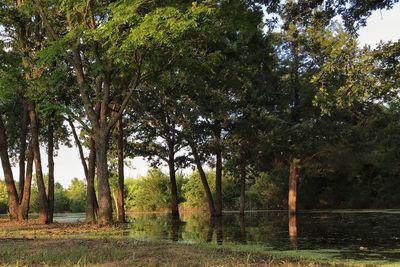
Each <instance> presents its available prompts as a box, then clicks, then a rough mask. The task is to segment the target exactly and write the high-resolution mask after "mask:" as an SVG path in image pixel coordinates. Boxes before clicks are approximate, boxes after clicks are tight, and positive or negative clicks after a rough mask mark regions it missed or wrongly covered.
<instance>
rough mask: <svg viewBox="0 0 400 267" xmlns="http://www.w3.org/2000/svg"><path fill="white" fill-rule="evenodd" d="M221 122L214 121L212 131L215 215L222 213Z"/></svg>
mask: <svg viewBox="0 0 400 267" xmlns="http://www.w3.org/2000/svg"><path fill="white" fill-rule="evenodd" d="M221 131H222V129H221V122H220V121H216V128H215V131H214V136H215V139H216V140H217V149H216V153H215V156H216V164H215V215H216V216H221V215H222V149H221Z"/></svg>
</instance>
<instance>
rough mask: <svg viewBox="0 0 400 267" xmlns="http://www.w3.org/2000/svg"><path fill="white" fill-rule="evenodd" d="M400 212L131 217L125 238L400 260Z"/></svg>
mask: <svg viewBox="0 0 400 267" xmlns="http://www.w3.org/2000/svg"><path fill="white" fill-rule="evenodd" d="M84 219H85V215H84V214H56V215H55V217H54V220H55V221H57V222H76V221H84ZM399 226H400V211H399V210H377V211H350V210H346V211H343V210H338V211H309V212H300V213H299V214H298V215H297V216H296V217H290V218H289V216H288V214H287V211H258V212H256V211H254V212H247V213H246V214H245V216H244V217H241V216H239V214H238V213H235V212H226V213H224V215H223V217H222V218H220V219H210V218H209V216H208V215H207V214H199V213H197V214H182V216H181V218H180V220H174V219H172V218H171V217H170V216H169V215H167V214H162V213H134V214H130V215H129V216H128V223H127V224H126V227H125V229H124V231H123V232H122V233H123V235H124V236H126V237H131V238H135V239H142V240H171V241H178V242H187V243H207V242H208V243H214V244H221V245H222V244H245V245H257V246H261V247H265V248H268V249H273V250H312V251H317V250H319V251H323V250H329V251H335V253H336V254H339V255H340V256H341V257H343V258H357V259H379V260H382V259H385V260H391V261H392V260H396V261H397V260H400V227H399Z"/></svg>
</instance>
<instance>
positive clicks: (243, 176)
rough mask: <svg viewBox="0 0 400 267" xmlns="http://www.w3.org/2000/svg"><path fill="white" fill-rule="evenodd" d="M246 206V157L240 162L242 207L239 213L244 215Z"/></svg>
mask: <svg viewBox="0 0 400 267" xmlns="http://www.w3.org/2000/svg"><path fill="white" fill-rule="evenodd" d="M245 208H246V163H245V162H244V159H242V162H241V163H240V207H239V213H240V215H241V216H243V215H244V210H245Z"/></svg>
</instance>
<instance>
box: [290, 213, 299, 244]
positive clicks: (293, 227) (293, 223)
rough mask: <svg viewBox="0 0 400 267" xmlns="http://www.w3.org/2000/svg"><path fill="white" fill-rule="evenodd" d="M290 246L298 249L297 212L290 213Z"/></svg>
mask: <svg viewBox="0 0 400 267" xmlns="http://www.w3.org/2000/svg"><path fill="white" fill-rule="evenodd" d="M289 237H290V247H291V248H292V249H297V218H296V214H289Z"/></svg>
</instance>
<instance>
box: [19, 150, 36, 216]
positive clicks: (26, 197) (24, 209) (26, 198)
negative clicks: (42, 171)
mask: <svg viewBox="0 0 400 267" xmlns="http://www.w3.org/2000/svg"><path fill="white" fill-rule="evenodd" d="M32 173H33V152H32V148H31V147H29V148H28V150H27V164H26V172H25V175H26V178H25V183H24V190H23V197H22V200H21V203H20V205H19V210H18V218H19V220H28V214H29V202H30V198H31V186H32Z"/></svg>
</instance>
